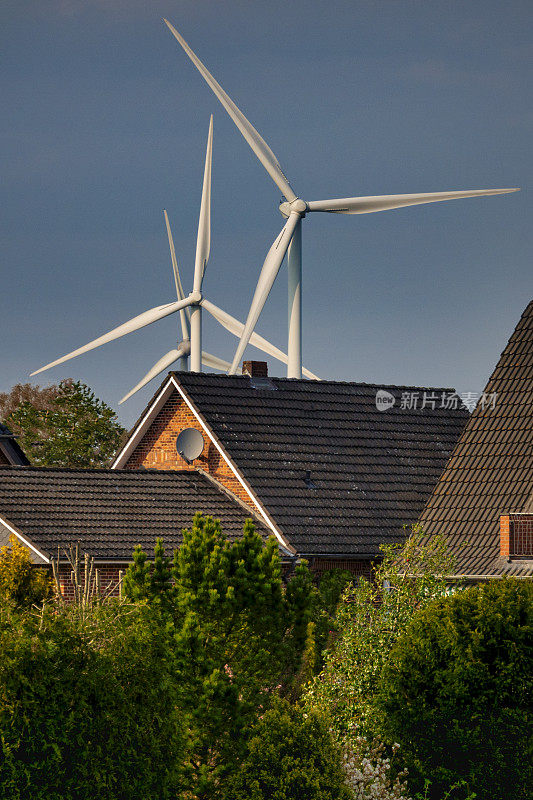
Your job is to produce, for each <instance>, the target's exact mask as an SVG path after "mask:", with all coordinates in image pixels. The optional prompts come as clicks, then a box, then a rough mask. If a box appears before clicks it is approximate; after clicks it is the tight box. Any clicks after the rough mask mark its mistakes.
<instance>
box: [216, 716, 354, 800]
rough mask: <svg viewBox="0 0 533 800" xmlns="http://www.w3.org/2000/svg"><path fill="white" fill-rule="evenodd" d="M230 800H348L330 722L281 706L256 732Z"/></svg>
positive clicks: (226, 796) (226, 798) (230, 786)
mask: <svg viewBox="0 0 533 800" xmlns="http://www.w3.org/2000/svg"><path fill="white" fill-rule="evenodd" d="M222 796H223V798H224V800H343V798H346V799H347V798H349V797H350V792H349V789H348V787H347V784H346V778H345V774H344V771H343V769H342V765H341V756H340V751H339V749H338V748H337V746H336V745H335V743H334V741H333V739H332V737H331V734H330V732H329V729H328V724H327V722H326V720H325V719H324V718H323V717H322V716H321V715H320V714H318V712H315V711H313V712H311V713H310V714H306V713H304V712H303V711H302V710H300V709H298V708H295V707H293V706H291V705H289V703H287V702H286V701H283V700H278V701H276V702H275V703H274V704H273V706H272V708H270V709H269V710H268V711H266V712H265V713H264V714H263V716H262V717H261V719H259V720H258V721H257V723H256V725H255V726H254V728H253V730H252V735H251V738H250V741H249V743H248V748H247V752H246V756H245V759H244V761H243V763H242V764H241V768H240V770H239V772H238V773H237V774H236V775H235V776H234V777H233V779H232V780H231V781H229V783H228V785H227V786H226V787H225V791H224V792H223V794H222Z"/></svg>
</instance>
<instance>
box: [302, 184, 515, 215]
mask: <svg viewBox="0 0 533 800" xmlns="http://www.w3.org/2000/svg"><path fill="white" fill-rule="evenodd" d="M519 191H520V189H471V190H468V191H462V192H422V193H420V194H384V195H376V196H370V197H343V198H340V199H339V200H312V201H311V202H310V203H307V208H308V210H309V211H329V212H330V213H332V214H372V213H374V212H376V211H389V210H390V209H393V208H403V207H404V206H417V205H420V204H422V203H439V202H440V201H442V200H460V199H461V198H465V197H484V196H488V195H493V194H509V192H519Z"/></svg>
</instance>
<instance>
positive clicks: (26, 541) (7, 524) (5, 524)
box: [0, 517, 50, 564]
mask: <svg viewBox="0 0 533 800" xmlns="http://www.w3.org/2000/svg"><path fill="white" fill-rule="evenodd" d="M0 525H2V526H3V527H4V528H7V530H8V531H9V532H10V533H12V534H13V535H14V536H16V537H17V539H20V541H21V542H22V544H24V545H26V547H29V549H30V550H33V552H34V553H35V554H36V555H38V556H39V558H42V560H43V561H44V563H45V564H49V563H50V559H49V558H48V557H47V556H45V555H44V554H43V553H41V551H40V550H37V548H36V547H35V546H34V545H33V544H32V543H31V542H30V540H29V539H26V537H25V536H23V535H22V534H21V533H20V531H18V530H17V529H16V528H14V527H13V526H12V525H11V523H10V522H8V521H7V520H6V519H3V518H2V517H0Z"/></svg>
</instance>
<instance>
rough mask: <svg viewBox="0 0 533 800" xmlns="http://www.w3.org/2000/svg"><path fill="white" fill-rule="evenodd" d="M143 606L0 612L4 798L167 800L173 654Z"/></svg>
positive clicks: (175, 742) (175, 718)
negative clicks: (83, 612)
mask: <svg viewBox="0 0 533 800" xmlns="http://www.w3.org/2000/svg"><path fill="white" fill-rule="evenodd" d="M162 630H163V628H162V626H161V624H160V623H158V621H157V619H154V615H153V613H152V612H150V610H149V609H148V608H147V607H146V606H142V605H139V606H137V607H134V606H131V605H120V604H117V603H112V604H110V605H108V606H105V607H100V608H98V607H94V609H93V613H92V615H91V616H87V615H84V616H83V617H81V616H80V615H79V613H78V609H77V608H76V607H72V608H60V607H56V608H54V607H52V606H44V608H43V610H42V612H41V613H35V612H28V611H24V612H19V613H15V612H13V611H12V610H9V609H6V608H4V609H1V610H0V641H1V648H0V797H2V798H3V800H27V798H31V800H74V799H75V800H93V798H95V797H98V796H101V797H105V798H107V799H109V800H138V798H140V797H142V798H143V800H164V799H165V798H175V797H176V794H177V792H178V791H179V788H180V770H181V764H182V762H183V760H184V741H185V737H184V732H183V723H182V721H181V720H180V717H179V715H178V711H177V708H176V691H175V682H174V680H173V671H172V651H171V649H170V647H169V644H168V641H166V639H165V637H164V636H163V635H162V633H161V632H162Z"/></svg>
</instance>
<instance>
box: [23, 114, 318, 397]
mask: <svg viewBox="0 0 533 800" xmlns="http://www.w3.org/2000/svg"><path fill="white" fill-rule="evenodd" d="M212 155H213V116H212V115H211V119H210V121H209V134H208V137H207V150H206V156H205V167H204V180H203V187H202V201H201V204H200V217H199V220H198V235H197V239H196V257H195V262H194V279H193V288H192V292H190V293H189V294H188V295H187V296H186V295H185V293H184V291H183V286H182V283H181V278H180V274H179V269H178V262H177V259H176V252H175V248H174V240H173V238H172V231H171V229H170V222H169V219H168V214H167V212H166V211H164V212H163V213H164V217H165V224H166V228H167V234H168V242H169V246H170V257H171V261H172V269H173V273H174V282H175V284H176V294H177V298H178V299H177V300H176V301H175V302H172V303H166V304H165V305H162V306H156V307H155V308H151V309H149V310H148V311H144V312H143V313H142V314H139V315H138V316H137V317H134V318H133V319H130V320H128V322H124V323H123V324H122V325H119V326H118V328H114V329H113V330H112V331H109V332H108V333H105V334H104V335H103V336H99V337H98V338H97V339H94V340H93V341H92V342H89V343H88V344H86V345H83V347H79V348H78V349H77V350H73V351H72V352H71V353H67V355H66V356H62V357H61V358H58V359H56V360H55V361H52V362H51V363H50V364H46V366H44V367H41V368H40V369H37V370H35V372H32V373H31V375H32V376H33V375H38V374H39V372H44V370H46V369H51V368H52V367H56V366H58V365H59V364H63V363H64V362H65V361H69V360H70V359H71V358H75V357H76V356H80V355H82V354H83V353H88V352H89V351H90V350H94V349H95V348H96V347H100V346H101V345H103V344H107V342H112V341H113V340H114V339H119V338H120V337H122V336H125V335H126V334H128V333H132V332H133V331H137V330H139V329H140V328H144V327H146V325H151V324H152V323H153V322H157V321H158V320H160V319H163V318H164V317H168V316H169V315H170V314H175V313H176V312H178V311H179V313H180V325H181V336H182V338H181V341H178V346H177V348H174V349H172V350H170V351H169V352H168V353H165V355H164V356H162V357H161V358H160V359H159V360H158V361H157V362H156V363H155V364H154V366H153V367H152V368H151V369H150V370H149V371H148V372H147V374H146V375H145V376H144V378H142V380H141V381H139V383H138V384H137V385H136V386H135V387H134V388H133V389H132V390H131V391H130V392H128V394H127V395H125V396H124V397H123V398H122V400H121V401H120V402H121V403H123V402H124V401H125V400H128V399H129V398H130V397H131V396H132V395H134V394H135V393H136V392H138V391H139V389H142V388H143V386H146V384H147V383H149V381H151V380H152V379H153V378H155V377H156V376H157V375H159V374H161V372H164V371H165V370H167V369H168V368H169V367H170V366H171V365H172V364H174V363H175V362H178V363H179V367H180V368H181V369H183V370H186V369H187V366H188V358H189V355H190V359H191V370H192V371H193V372H200V371H201V367H202V364H204V365H205V366H206V367H212V368H214V369H220V370H225V371H228V370H229V369H230V368H231V364H230V363H229V361H224V360H223V359H221V358H218V356H213V355H211V354H210V353H206V352H205V351H204V350H202V309H205V310H206V311H207V312H208V313H209V314H211V316H212V317H214V319H216V321H217V322H218V323H219V324H220V325H221V326H222V327H223V328H225V329H226V330H228V331H229V332H230V333H232V334H233V335H234V336H236V337H237V338H240V337H242V334H243V332H244V327H245V326H244V325H243V323H242V322H239V320H237V319H235V317H232V316H231V315H230V314H228V313H227V312H226V311H223V310H222V309H221V308H219V307H218V306H216V305H215V304H214V303H211V302H210V301H209V300H207V298H205V297H204V295H203V293H202V284H203V280H204V275H205V268H206V266H207V262H208V260H209V252H210V242H211V164H212ZM249 340H250V343H251V344H252V345H254V347H257V348H258V349H259V350H262V351H263V352H265V353H267V354H268V355H271V356H273V357H274V358H276V359H277V360H278V361H281V362H282V363H283V364H287V362H288V356H287V355H286V354H285V353H284V352H283V351H282V350H279V349H278V348H277V347H275V345H273V344H271V343H270V342H269V341H267V339H264V338H263V337H262V336H259V335H258V334H256V333H252V335H251V336H250V337H249ZM303 373H304V375H305V376H306V377H308V378H312V379H314V380H319V378H318V377H317V376H316V375H314V374H313V373H312V372H310V371H309V370H307V369H304V370H303Z"/></svg>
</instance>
